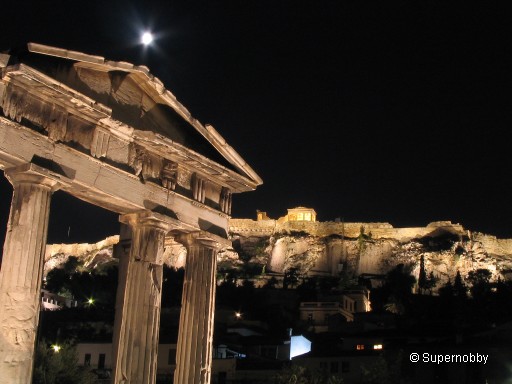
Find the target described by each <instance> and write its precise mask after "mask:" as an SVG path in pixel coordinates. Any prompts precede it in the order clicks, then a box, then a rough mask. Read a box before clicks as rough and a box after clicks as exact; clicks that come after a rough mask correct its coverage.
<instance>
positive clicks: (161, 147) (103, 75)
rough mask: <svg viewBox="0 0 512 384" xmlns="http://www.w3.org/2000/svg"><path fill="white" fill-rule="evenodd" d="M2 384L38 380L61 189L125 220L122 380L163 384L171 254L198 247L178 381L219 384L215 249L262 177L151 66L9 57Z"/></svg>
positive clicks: (2, 126) (33, 48)
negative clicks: (234, 211)
mask: <svg viewBox="0 0 512 384" xmlns="http://www.w3.org/2000/svg"><path fill="white" fill-rule="evenodd" d="M0 71H1V81H0V106H1V108H2V111H3V115H0V167H1V168H2V170H4V172H5V175H6V177H7V178H8V179H9V181H10V182H11V184H12V185H13V188H14V193H13V198H12V203H11V211H10V217H9V222H8V230H7V235H6V239H5V245H4V253H3V260H2V265H1V269H0V382H1V383H3V384H8V383H24V384H28V383H31V378H32V365H33V356H34V343H35V334H36V330H37V326H38V315H39V306H40V288H41V276H42V262H43V256H44V248H45V244H46V233H47V226H48V215H49V207H50V199H51V196H52V192H54V191H56V190H58V189H59V190H62V191H65V192H67V193H70V194H72V195H73V196H76V197H78V198H79V199H82V200H84V201H87V202H89V203H92V204H95V205H97V206H100V207H103V208H105V209H108V210H111V211H114V212H117V213H119V214H120V221H121V223H123V224H121V239H122V241H121V242H120V245H119V249H118V250H117V254H118V255H120V271H119V272H120V278H119V288H118V296H117V304H116V320H115V325H114V328H115V330H114V343H113V345H114V367H113V368H114V369H113V371H114V379H113V381H114V383H154V382H155V375H156V356H157V347H158V331H159V318H160V317H159V315H160V302H161V289H162V254H163V252H164V248H165V246H166V245H168V244H172V242H180V243H182V244H183V245H184V246H185V247H186V248H187V265H186V268H185V269H186V272H185V282H184V291H183V292H184V293H183V301H182V310H181V318H180V330H179V337H178V352H177V368H176V372H175V383H181V384H191V383H209V382H210V368H211V350H212V333H213V309H214V304H215V269H216V251H217V249H218V248H219V247H220V246H222V245H225V244H226V242H227V228H228V219H229V215H230V212H231V196H232V193H240V192H245V191H250V190H254V189H255V188H256V187H257V186H258V185H260V184H261V183H262V181H261V179H260V178H259V176H258V175H257V174H256V173H255V172H254V171H253V170H252V169H251V167H250V166H249V165H247V164H246V163H245V162H244V160H243V159H242V158H241V157H240V156H239V155H238V154H237V153H236V152H235V151H234V149H233V148H231V147H230V146H229V145H228V144H227V143H226V142H225V141H224V139H223V138H222V137H221V136H220V135H219V133H217V131H215V129H214V128H213V127H211V126H208V125H207V126H203V125H202V124H201V123H199V122H198V121H197V120H195V119H194V118H193V117H192V116H191V115H190V113H189V112H188V111H187V110H186V109H185V108H184V107H183V106H182V105H181V104H180V103H179V102H178V101H177V100H176V98H175V97H174V96H173V95H172V94H171V93H170V92H169V91H167V90H166V89H165V88H164V86H163V84H162V83H161V82H160V81H159V80H158V79H157V78H155V77H153V76H152V75H151V74H150V73H149V71H148V69H147V68H146V67H137V66H134V65H132V64H129V63H125V62H113V61H108V60H105V59H104V58H103V57H98V56H91V55H88V54H84V53H79V52H72V51H68V50H65V49H61V48H54V47H49V46H44V45H40V44H33V43H30V44H28V45H27V49H26V50H25V51H24V52H20V53H19V54H17V55H7V54H0Z"/></svg>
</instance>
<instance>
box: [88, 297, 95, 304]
mask: <svg viewBox="0 0 512 384" xmlns="http://www.w3.org/2000/svg"><path fill="white" fill-rule="evenodd" d="M87 304H89V305H93V304H94V299H93V298H92V297H91V298H90V299H89V300H87Z"/></svg>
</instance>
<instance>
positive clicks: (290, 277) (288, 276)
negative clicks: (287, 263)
mask: <svg viewBox="0 0 512 384" xmlns="http://www.w3.org/2000/svg"><path fill="white" fill-rule="evenodd" d="M298 281H299V271H298V270H297V268H293V267H292V268H289V269H287V270H286V271H285V273H284V277H283V289H288V288H293V287H295V286H296V285H297V283H298Z"/></svg>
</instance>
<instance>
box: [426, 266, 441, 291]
mask: <svg viewBox="0 0 512 384" xmlns="http://www.w3.org/2000/svg"><path fill="white" fill-rule="evenodd" d="M438 280H439V279H438V278H437V277H436V276H435V275H434V272H433V271H430V273H429V274H428V278H427V285H426V287H425V288H426V289H428V292H429V294H430V295H432V289H433V288H434V287H435V286H436V284H437V282H438Z"/></svg>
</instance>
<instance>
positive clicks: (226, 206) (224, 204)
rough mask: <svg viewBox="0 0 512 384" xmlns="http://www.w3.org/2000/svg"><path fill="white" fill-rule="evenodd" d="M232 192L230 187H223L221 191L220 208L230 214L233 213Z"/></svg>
mask: <svg viewBox="0 0 512 384" xmlns="http://www.w3.org/2000/svg"><path fill="white" fill-rule="evenodd" d="M231 196H232V193H231V190H230V189H229V188H226V187H222V189H221V191H220V201H219V205H220V210H221V211H222V212H224V213H226V214H228V215H231V200H232V198H231Z"/></svg>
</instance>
